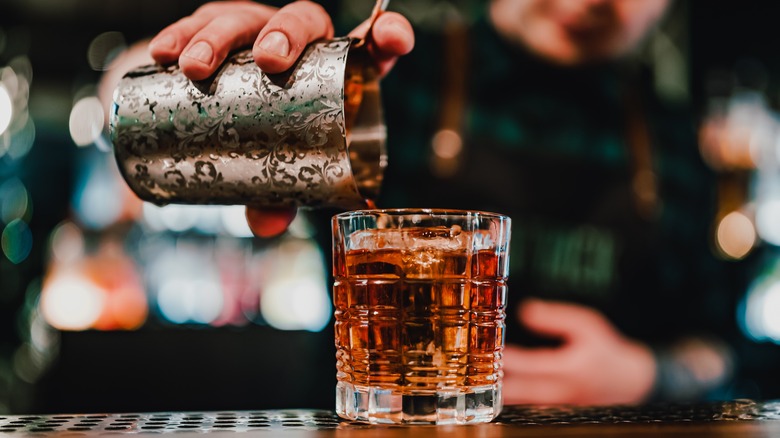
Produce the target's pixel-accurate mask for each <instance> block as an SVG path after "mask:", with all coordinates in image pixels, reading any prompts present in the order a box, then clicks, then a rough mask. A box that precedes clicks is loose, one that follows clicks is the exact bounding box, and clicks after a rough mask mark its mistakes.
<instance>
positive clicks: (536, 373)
mask: <svg viewBox="0 0 780 438" xmlns="http://www.w3.org/2000/svg"><path fill="white" fill-rule="evenodd" d="M561 356H562V355H561V353H560V351H558V349H552V348H533V349H531V348H522V347H515V346H512V345H507V346H506V347H504V352H503V364H504V373H505V375H507V376H519V375H523V376H527V377H540V376H553V375H560V374H562V372H563V370H562V367H563V366H564V365H565V361H566V358H564V357H561Z"/></svg>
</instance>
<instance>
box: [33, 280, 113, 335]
mask: <svg viewBox="0 0 780 438" xmlns="http://www.w3.org/2000/svg"><path fill="white" fill-rule="evenodd" d="M105 300H106V293H105V291H103V290H102V289H101V288H99V287H98V286H97V285H96V284H95V283H93V282H91V281H89V280H88V279H87V278H85V277H84V276H82V275H79V274H78V273H77V272H75V271H69V272H61V273H55V274H54V276H53V277H52V278H50V279H49V281H48V282H46V283H45V284H44V288H43V291H42V293H41V302H40V308H41V313H42V314H43V317H44V318H45V319H46V322H48V323H49V324H51V326H52V327H55V328H58V329H60V330H86V329H88V328H90V327H92V325H93V324H94V323H95V322H96V321H97V319H98V317H99V316H100V313H101V312H102V311H103V307H104V303H105Z"/></svg>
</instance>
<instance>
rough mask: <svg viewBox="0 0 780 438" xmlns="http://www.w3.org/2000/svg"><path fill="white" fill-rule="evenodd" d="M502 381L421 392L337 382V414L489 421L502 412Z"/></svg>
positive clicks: (406, 420)
mask: <svg viewBox="0 0 780 438" xmlns="http://www.w3.org/2000/svg"><path fill="white" fill-rule="evenodd" d="M501 408H502V399H501V383H496V384H494V385H486V386H479V387H472V388H461V389H457V388H451V389H444V388H442V389H441V390H438V391H436V392H435V393H430V392H424V393H419V394H401V393H399V392H397V391H394V390H392V389H383V388H379V387H373V386H361V385H353V384H351V383H347V382H338V384H337V385H336V414H338V416H339V417H341V418H345V419H347V420H352V421H363V422H367V423H377V424H473V423H487V422H489V421H491V420H493V419H494V418H496V417H497V416H498V414H499V413H501Z"/></svg>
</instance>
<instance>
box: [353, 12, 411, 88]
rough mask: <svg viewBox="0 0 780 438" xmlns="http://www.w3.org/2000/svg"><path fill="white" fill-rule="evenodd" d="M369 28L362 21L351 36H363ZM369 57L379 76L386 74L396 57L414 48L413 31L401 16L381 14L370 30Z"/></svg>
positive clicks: (389, 13)
mask: <svg viewBox="0 0 780 438" xmlns="http://www.w3.org/2000/svg"><path fill="white" fill-rule="evenodd" d="M368 26H370V22H369V21H364V22H363V23H362V24H361V25H360V26H358V27H356V28H355V29H354V30H353V31H352V32H351V33H350V35H351V36H357V37H359V36H363V35H365V33H366V31H367V30H368ZM371 39H372V44H371V45H370V46H369V48H368V49H369V51H370V53H371V56H372V57H373V59H374V62H375V63H376V65H377V67H378V69H379V72H380V74H381V75H385V74H387V73H388V72H389V71H390V69H391V68H392V67H393V65H394V64H395V62H396V60H397V59H398V57H400V56H403V55H406V54H408V53H409V52H411V51H412V49H413V48H414V29H412V25H411V24H410V23H409V20H407V19H406V17H404V16H403V15H401V14H399V13H396V12H384V13H382V14H381V15H380V16H379V17H378V18H377V20H376V23H374V27H373V28H372V30H371Z"/></svg>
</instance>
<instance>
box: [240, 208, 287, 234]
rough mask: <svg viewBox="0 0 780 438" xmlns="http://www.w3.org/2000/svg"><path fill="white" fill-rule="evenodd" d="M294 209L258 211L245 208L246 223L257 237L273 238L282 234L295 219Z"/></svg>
mask: <svg viewBox="0 0 780 438" xmlns="http://www.w3.org/2000/svg"><path fill="white" fill-rule="evenodd" d="M296 213H297V210H296V209H295V208H283V209H262V210H261V209H258V208H254V207H247V208H246V221H247V223H248V224H249V229H251V230H252V233H253V234H254V235H255V236H257V237H273V236H277V235H279V234H282V233H283V232H284V231H285V230H287V227H288V226H290V223H291V222H292V221H293V219H295V215H296Z"/></svg>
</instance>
